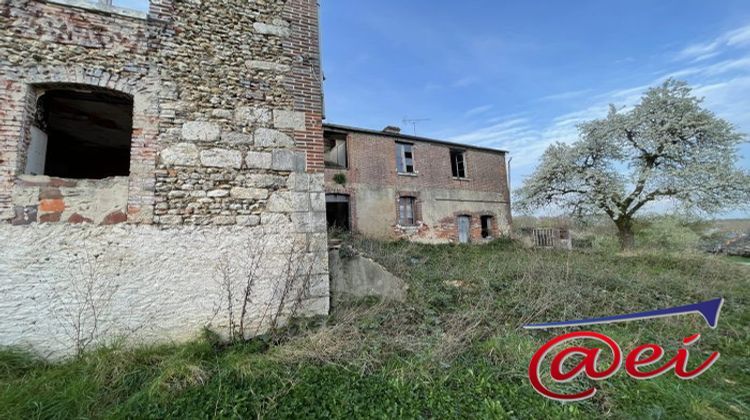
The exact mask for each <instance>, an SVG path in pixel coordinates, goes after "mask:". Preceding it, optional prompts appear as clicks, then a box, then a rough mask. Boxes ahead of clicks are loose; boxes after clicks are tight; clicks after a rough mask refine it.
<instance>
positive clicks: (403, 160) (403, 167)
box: [395, 141, 417, 175]
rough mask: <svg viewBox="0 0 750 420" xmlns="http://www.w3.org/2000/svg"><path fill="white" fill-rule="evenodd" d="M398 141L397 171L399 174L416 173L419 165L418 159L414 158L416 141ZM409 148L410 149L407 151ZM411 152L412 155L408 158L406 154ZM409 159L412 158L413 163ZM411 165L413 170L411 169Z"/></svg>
mask: <svg viewBox="0 0 750 420" xmlns="http://www.w3.org/2000/svg"><path fill="white" fill-rule="evenodd" d="M395 143H396V172H397V173H398V174H399V175H416V174H417V166H416V164H415V163H416V162H415V161H416V159H415V158H414V143H408V142H403V141H397V142H395ZM407 148H408V149H409V150H408V152H407ZM407 153H410V154H411V157H409V158H407V157H406V154H407ZM407 159H408V160H411V165H409V164H408V163H407ZM409 166H411V171H409Z"/></svg>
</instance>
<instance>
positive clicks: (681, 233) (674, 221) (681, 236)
mask: <svg viewBox="0 0 750 420" xmlns="http://www.w3.org/2000/svg"><path fill="white" fill-rule="evenodd" d="M645 223H646V224H647V226H646V227H644V228H643V229H642V230H640V231H639V232H638V234H637V238H636V240H637V243H638V244H639V246H641V247H643V248H648V249H653V250H659V251H670V252H676V251H687V250H692V249H695V248H696V247H697V246H698V243H699V242H700V236H699V235H698V234H697V233H695V232H694V231H693V230H692V229H691V228H690V227H689V226H688V222H687V221H685V220H684V219H682V218H679V217H677V216H659V217H655V218H653V219H651V220H647V221H645Z"/></svg>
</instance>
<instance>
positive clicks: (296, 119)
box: [273, 109, 305, 131]
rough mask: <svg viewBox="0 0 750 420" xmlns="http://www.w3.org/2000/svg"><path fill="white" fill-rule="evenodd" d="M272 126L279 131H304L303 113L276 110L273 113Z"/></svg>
mask: <svg viewBox="0 0 750 420" xmlns="http://www.w3.org/2000/svg"><path fill="white" fill-rule="evenodd" d="M273 125H274V127H276V128H281V129H285V128H288V129H293V130H297V131H304V130H305V113H304V112H298V111H286V110H282V109H277V110H274V111H273Z"/></svg>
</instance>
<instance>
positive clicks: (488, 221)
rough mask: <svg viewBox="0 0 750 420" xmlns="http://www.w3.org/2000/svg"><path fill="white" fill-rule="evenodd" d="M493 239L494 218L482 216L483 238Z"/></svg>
mask: <svg viewBox="0 0 750 420" xmlns="http://www.w3.org/2000/svg"><path fill="white" fill-rule="evenodd" d="M491 237H492V216H482V238H484V239H489V238H491Z"/></svg>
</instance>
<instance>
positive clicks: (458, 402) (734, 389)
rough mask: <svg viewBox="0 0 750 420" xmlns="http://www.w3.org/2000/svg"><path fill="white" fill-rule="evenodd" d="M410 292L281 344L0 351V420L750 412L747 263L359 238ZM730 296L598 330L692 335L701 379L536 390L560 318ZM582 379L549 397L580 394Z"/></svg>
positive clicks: (303, 329) (632, 338)
mask: <svg viewBox="0 0 750 420" xmlns="http://www.w3.org/2000/svg"><path fill="white" fill-rule="evenodd" d="M352 241H354V242H356V246H357V248H358V249H361V250H362V251H363V252H364V253H365V254H367V255H369V256H371V257H373V258H375V259H376V260H378V261H380V262H381V263H382V264H383V265H385V266H386V267H388V268H389V269H390V270H391V271H393V272H394V273H396V274H397V275H399V276H401V277H402V278H403V279H405V280H406V281H407V282H408V283H409V285H410V291H409V299H408V301H407V302H406V303H401V304H395V303H381V302H377V301H359V302H351V303H347V304H342V305H338V306H337V307H336V308H335V310H334V312H333V313H332V315H331V316H330V317H329V318H326V319H320V320H317V321H316V322H312V323H308V324H307V325H296V326H294V328H290V330H289V331H288V332H287V333H286V334H285V335H284V336H281V337H279V338H278V339H277V340H276V341H277V342H269V340H268V339H258V340H254V341H252V342H249V343H244V344H238V345H233V346H228V347H226V346H222V345H220V344H218V343H217V342H216V340H214V339H213V338H212V337H211V334H206V337H204V338H202V339H198V340H196V341H195V342H193V343H191V344H187V345H180V346H166V347H155V348H145V349H137V350H124V349H107V350H101V351H99V352H96V353H92V354H88V355H86V356H84V357H83V358H81V359H80V360H73V361H70V362H67V363H62V364H47V363H44V362H41V361H38V360H35V359H33V358H31V357H29V356H28V355H25V354H20V353H16V352H12V351H5V352H2V353H0V418H72V417H76V418H81V417H97V418H125V417H128V418H132V417H136V418H149V417H150V418H162V417H171V418H214V417H224V418H241V417H242V418H246V417H258V418H292V417H295V418H296V417H314V418H324V417H326V418H328V417H333V418H360V417H367V418H371V417H376V418H394V417H395V418H415V417H422V418H429V417H439V418H465V417H470V418H547V417H553V418H554V417H556V418H569V417H573V418H591V417H592V416H597V417H600V416H607V417H611V418H644V417H646V418H749V417H750V366H749V365H748V361H749V360H750V310H749V309H750V287H748V286H750V267H746V266H743V265H741V264H734V263H732V262H731V261H728V260H726V259H723V258H719V257H704V256H701V255H682V256H681V255H672V256H670V255H653V254H633V255H622V254H621V255H605V254H597V253H594V252H587V253H582V252H575V253H565V252H535V251H529V250H524V249H520V248H518V247H516V246H515V245H514V244H512V243H509V242H502V241H499V242H496V243H493V244H491V245H488V246H484V247H479V246H425V245H415V244H409V243H403V242H399V243H380V242H372V241H364V240H357V239H354V240H352ZM715 297H725V298H726V303H725V305H724V308H723V311H722V315H721V319H720V323H719V327H718V328H717V329H716V330H711V329H709V328H708V327H707V326H706V324H705V322H704V321H703V320H702V319H700V317H698V316H694V315H690V316H684V317H678V318H664V319H659V320H650V321H640V322H634V323H628V324H618V325H607V326H601V327H597V328H595V330H596V331H599V332H602V333H605V334H608V335H610V336H611V337H613V338H615V339H616V340H617V341H618V342H619V343H620V345H621V346H622V347H623V350H624V351H628V350H630V349H632V348H634V347H635V346H638V345H640V344H643V343H646V342H652V341H653V342H656V343H659V344H661V345H662V346H664V347H665V348H666V349H667V357H671V355H673V354H674V352H675V350H676V349H678V348H679V343H680V341H681V339H682V338H684V337H687V336H688V335H692V334H693V333H696V332H699V333H702V334H703V338H702V339H701V341H700V342H699V343H698V344H696V345H694V346H693V347H691V350H690V351H691V360H692V362H691V364H690V365H691V366H695V365H696V364H697V363H698V360H699V359H700V360H702V359H703V358H705V357H707V355H708V354H709V353H710V352H712V351H719V352H721V358H720V359H719V361H718V362H717V364H716V365H714V366H713V367H712V368H711V369H710V370H709V371H708V372H707V373H706V374H704V375H703V376H701V377H699V378H697V379H695V380H691V381H683V380H680V379H678V378H676V377H675V376H674V375H673V374H672V373H668V374H666V375H663V376H661V377H659V378H657V379H654V380H648V381H636V380H633V379H631V378H629V377H628V376H627V375H626V374H624V372H622V371H621V372H620V373H619V374H617V375H616V376H615V377H613V378H611V379H609V380H607V381H606V382H600V383H596V386H598V387H600V392H599V393H598V394H597V395H596V397H595V398H593V399H591V400H589V401H586V402H581V403H571V404H561V403H557V402H553V401H549V400H547V399H545V398H542V397H541V396H539V395H538V394H537V393H536V392H535V391H534V390H533V389H532V388H531V386H530V385H529V383H528V379H527V378H526V369H527V366H528V363H529V359H530V357H531V355H532V354H533V353H534V352H535V350H536V349H537V348H538V347H539V346H540V345H541V344H543V343H544V342H546V341H547V340H549V339H550V338H551V337H552V336H553V333H554V334H558V333H561V332H562V331H554V332H552V331H533V332H529V331H525V330H522V329H520V328H519V327H520V326H521V325H523V324H525V323H527V322H530V321H540V322H541V321H555V320H563V319H575V318H582V317H594V316H605V315H613V314H619V313H627V312H632V311H641V310H647V309H656V308H664V307H669V306H673V305H682V304H688V303H695V302H698V301H700V300H706V299H711V298H715ZM590 385H591V383H590V382H588V381H575V382H573V383H570V384H566V385H564V386H563V388H559V387H558V388H556V389H558V390H562V389H565V390H572V389H582V387H584V386H586V387H588V386H590Z"/></svg>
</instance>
